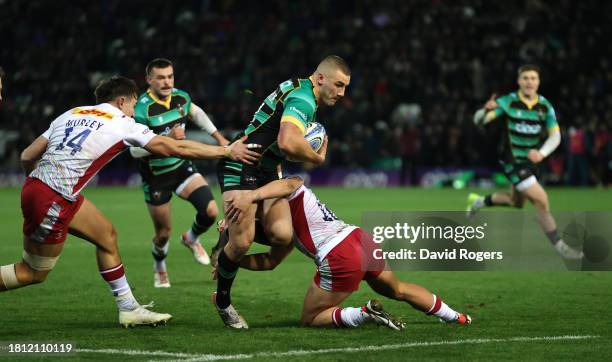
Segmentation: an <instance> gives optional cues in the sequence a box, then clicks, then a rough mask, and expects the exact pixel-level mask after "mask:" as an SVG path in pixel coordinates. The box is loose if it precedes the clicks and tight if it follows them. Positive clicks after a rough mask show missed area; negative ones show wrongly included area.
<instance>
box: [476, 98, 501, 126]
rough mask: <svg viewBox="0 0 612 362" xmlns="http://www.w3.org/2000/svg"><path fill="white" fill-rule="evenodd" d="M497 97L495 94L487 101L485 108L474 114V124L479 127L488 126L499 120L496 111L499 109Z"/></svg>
mask: <svg viewBox="0 0 612 362" xmlns="http://www.w3.org/2000/svg"><path fill="white" fill-rule="evenodd" d="M496 96H497V95H496V94H495V93H493V94H492V95H491V97H489V99H488V100H487V103H485V105H484V107H483V108H481V109H479V110H477V111H476V113H474V124H475V125H477V126H480V125H484V124H487V123H489V122H491V121H493V120H494V119H495V118H497V116H498V114H497V112H495V110H496V109H497V108H498V107H499V105H498V104H497V102H496V101H495V97H496Z"/></svg>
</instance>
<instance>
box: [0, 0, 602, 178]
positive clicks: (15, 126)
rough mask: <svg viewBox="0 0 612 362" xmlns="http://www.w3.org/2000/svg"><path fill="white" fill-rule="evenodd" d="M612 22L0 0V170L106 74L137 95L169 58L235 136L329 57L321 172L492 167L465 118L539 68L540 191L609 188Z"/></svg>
mask: <svg viewBox="0 0 612 362" xmlns="http://www.w3.org/2000/svg"><path fill="white" fill-rule="evenodd" d="M610 18H612V3H610V2H608V1H605V0H587V1H580V2H575V1H569V0H564V1H544V0H526V1H512V2H488V1H484V0H480V1H467V0H461V1H441V0H429V1H426V0H409V1H374V0H367V1H366V0H360V1H351V0H323V1H318V2H310V1H265V2H240V1H231V0H226V1H212V0H199V1H198V0H194V1H185V2H167V1H165V2H156V4H155V6H151V1H150V0H149V1H144V0H137V1H129V2H120V1H115V0H113V1H78V2H76V3H75V2H73V1H64V0H61V1H54V2H47V1H27V2H21V1H0V20H1V21H0V32H1V33H2V34H3V36H2V37H3V39H2V47H0V65H1V66H2V67H3V68H4V70H5V72H6V77H5V79H4V80H3V85H4V89H3V98H4V101H3V103H2V105H1V106H0V141H2V138H3V137H4V140H5V142H4V143H3V142H0V169H2V168H4V169H11V168H18V155H19V152H20V150H22V149H23V148H25V146H27V145H28V144H29V143H30V142H31V141H32V140H33V139H34V138H35V137H36V136H38V135H39V134H40V133H42V132H43V131H44V130H45V129H46V127H47V125H48V124H49V122H50V121H51V120H52V119H53V118H55V117H56V116H57V115H58V113H59V112H60V111H61V110H64V109H67V108H70V107H72V106H75V105H80V104H89V103H91V102H92V100H93V94H92V89H93V88H94V86H95V84H96V83H97V82H98V80H99V79H100V78H101V77H103V76H106V75H110V74H116V73H121V74H123V75H125V76H128V77H131V78H134V79H136V80H137V82H138V83H139V85H141V87H142V89H143V90H144V87H145V85H146V83H145V78H144V67H145V64H146V63H147V61H148V60H150V59H151V58H153V57H158V56H163V57H167V58H170V59H172V60H173V61H174V62H175V66H176V67H175V69H176V85H177V87H178V88H181V89H185V90H187V91H189V92H190V93H191V95H192V97H193V98H194V100H196V101H197V102H198V103H199V104H202V105H203V106H204V108H205V110H206V111H207V113H208V114H209V115H211V117H212V118H213V119H214V122H215V124H216V125H217V126H218V127H219V128H220V129H222V130H224V131H225V132H226V134H231V131H232V130H236V129H238V128H242V127H243V126H244V125H245V124H246V123H247V122H248V121H249V120H250V117H251V115H252V113H253V111H254V110H255V109H256V107H257V106H258V101H259V100H260V99H262V98H263V97H265V96H266V94H267V92H270V90H271V89H273V88H274V87H275V86H276V84H278V82H280V81H282V80H284V79H287V78H290V77H292V76H295V75H300V76H303V77H306V76H308V75H309V74H310V73H311V72H312V70H313V69H312V66H313V64H316V63H317V61H318V60H319V59H320V58H321V57H322V56H323V55H326V54H331V53H334V54H339V55H341V56H343V57H344V58H345V59H347V61H348V63H349V64H350V65H351V68H352V69H353V77H352V81H351V85H350V86H349V89H348V94H347V96H346V97H345V98H344V99H343V100H342V102H341V104H340V105H339V106H338V107H336V108H335V109H334V110H333V111H331V110H325V109H324V110H322V112H321V116H322V117H321V118H322V119H321V122H322V123H323V124H324V125H325V126H326V128H327V131H328V133H329V134H330V136H331V139H332V140H333V141H332V142H330V151H329V152H330V156H329V162H328V166H329V167H333V166H339V165H342V166H349V167H351V166H355V167H356V166H360V167H399V162H393V160H396V161H399V160H401V161H402V162H403V164H404V169H405V170H404V171H406V172H408V173H410V172H414V170H415V169H416V168H419V167H425V166H453V167H454V166H457V167H465V166H484V167H495V166H496V154H497V153H496V148H497V147H498V146H499V143H500V140H499V136H498V135H499V134H500V133H499V132H496V131H495V129H494V128H495V127H498V126H499V125H492V126H490V127H489V128H488V129H480V128H477V127H475V126H474V125H473V123H472V115H473V112H474V111H475V110H476V109H477V108H479V107H481V106H482V104H484V102H485V101H486V100H487V99H488V97H489V96H490V95H491V94H492V93H496V94H499V95H501V94H504V93H507V92H510V91H513V90H515V89H516V69H517V68H518V66H519V65H521V64H524V63H535V64H538V65H539V66H540V67H541V69H542V74H541V76H542V86H541V88H540V89H541V93H542V94H543V95H544V96H545V97H546V98H547V99H548V100H550V101H551V102H552V104H553V105H554V106H555V110H556V112H557V117H558V119H559V123H560V125H561V127H562V133H563V144H562V146H560V147H559V149H558V150H557V151H556V152H555V153H554V154H553V156H552V157H550V158H549V159H548V161H547V165H546V166H547V168H548V170H549V172H548V173H549V175H550V176H549V177H548V179H549V181H555V180H556V181H557V182H559V183H571V184H575V185H589V184H596V183H604V184H607V183H609V182H611V178H612V177H611V174H612V64H611V63H610V62H611V61H610V59H609V57H608V55H609V54H612V43H610V41H609V39H610V38H611V37H612V27H610V26H609V25H608V21H607V19H610ZM498 131H499V130H498ZM9 134H13V135H16V136H15V137H12V138H10V137H8V136H7V135H9ZM3 135H4V136H3ZM3 144H4V147H2V146H3ZM126 162H130V161H127V160H126Z"/></svg>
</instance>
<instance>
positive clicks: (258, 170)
mask: <svg viewBox="0 0 612 362" xmlns="http://www.w3.org/2000/svg"><path fill="white" fill-rule="evenodd" d="M350 76H351V73H350V69H349V67H348V65H347V64H346V62H345V61H344V60H343V59H342V58H340V57H338V56H334V55H331V56H328V57H326V58H325V59H323V60H322V61H321V63H320V64H319V65H318V67H317V69H316V70H315V72H314V73H313V74H312V75H311V76H310V77H309V78H307V79H290V80H287V81H285V82H282V83H281V84H279V85H278V87H277V88H276V90H274V91H273V92H272V93H271V94H270V95H268V97H266V98H265V99H264V101H263V102H262V103H261V105H260V107H259V108H258V109H257V111H255V114H254V115H253V117H252V119H251V122H250V123H249V125H248V126H247V127H246V128H245V129H244V131H243V132H241V134H240V135H239V136H242V135H246V136H247V142H249V143H255V144H259V145H262V149H261V150H262V151H261V158H260V159H259V162H258V163H257V164H256V165H254V166H251V165H247V164H244V163H242V162H235V161H232V160H229V159H224V160H222V161H220V162H219V164H218V170H217V174H218V176H219V183H220V185H221V191H222V192H223V207H224V211H225V210H227V207H228V205H230V204H231V202H232V200H233V199H234V198H235V197H237V196H238V195H241V194H243V193H245V192H248V191H249V190H255V189H257V188H259V187H261V186H263V185H265V184H267V183H269V182H271V181H274V180H277V179H278V178H279V173H280V172H279V170H278V169H279V165H280V163H281V161H282V160H283V159H285V158H290V159H291V160H293V161H296V162H309V163H312V164H315V165H321V164H323V162H325V155H326V152H327V138H325V141H324V143H323V146H322V147H321V149H320V150H319V151H318V152H315V151H313V150H312V148H311V147H310V145H309V144H308V142H306V140H305V139H304V131H305V129H306V127H307V126H308V125H309V124H310V123H311V122H314V121H316V111H317V108H318V106H319V105H321V104H325V105H327V106H333V105H335V104H336V102H337V101H338V100H339V99H340V98H342V97H343V96H344V92H345V90H346V87H347V86H348V84H349V82H350ZM256 213H257V216H258V218H259V220H260V222H261V224H262V226H263V228H264V231H265V233H266V235H267V236H268V238H269V240H270V242H271V243H273V244H280V245H289V243H290V242H291V237H292V235H293V228H292V226H291V213H290V210H289V204H288V203H287V200H286V199H283V198H276V199H270V200H261V202H258V203H255V204H253V205H251V206H250V207H249V208H248V209H247V210H245V212H244V213H243V215H242V216H241V218H240V220H226V221H228V223H229V226H228V227H229V234H230V238H229V243H228V244H227V245H226V246H225V247H224V248H223V249H222V250H221V251H220V253H219V256H218V260H217V271H218V275H219V278H218V280H217V292H216V293H215V294H214V295H213V299H214V302H215V306H216V308H217V311H218V312H219V315H220V316H221V319H222V320H223V322H224V323H225V325H226V326H228V327H232V328H248V325H247V323H246V321H245V320H244V318H242V317H241V316H240V315H239V314H238V313H237V311H236V310H235V309H234V307H233V306H232V304H231V298H230V291H231V286H232V283H233V281H234V278H235V276H236V272H237V271H238V267H239V265H240V260H241V259H242V257H243V256H244V255H245V254H246V252H247V250H248V249H249V247H250V246H251V243H252V242H253V237H254V235H255V215H256Z"/></svg>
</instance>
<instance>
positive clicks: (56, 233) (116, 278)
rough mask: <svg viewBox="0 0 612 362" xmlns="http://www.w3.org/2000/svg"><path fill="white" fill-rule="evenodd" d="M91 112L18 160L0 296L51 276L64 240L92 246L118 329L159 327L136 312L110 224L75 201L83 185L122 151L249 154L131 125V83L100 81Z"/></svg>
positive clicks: (53, 129) (71, 115)
mask: <svg viewBox="0 0 612 362" xmlns="http://www.w3.org/2000/svg"><path fill="white" fill-rule="evenodd" d="M95 95H96V102H97V103H98V105H96V106H84V107H77V108H73V109H70V110H69V111H67V112H65V113H63V114H62V115H60V116H59V117H57V118H56V119H55V120H54V121H53V122H52V123H51V125H50V126H49V129H48V130H47V131H46V132H44V133H43V134H42V135H41V136H40V137H38V138H37V139H36V140H34V142H33V143H32V144H31V145H30V146H28V147H27V148H26V149H25V150H24V151H23V153H22V154H21V162H22V165H23V169H24V171H25V173H26V175H29V176H28V177H27V179H26V181H25V184H24V186H23V189H22V193H21V209H22V212H23V217H24V219H25V220H24V223H23V235H24V237H23V244H24V251H23V259H22V260H21V261H20V262H17V263H14V264H10V265H3V266H1V267H0V290H1V291H4V290H9V289H16V288H20V287H24V286H27V285H30V284H36V283H41V282H43V281H44V280H45V279H46V278H47V275H48V274H49V273H50V272H51V270H52V269H53V268H54V266H55V264H56V262H57V259H58V258H59V255H60V253H61V251H62V248H63V245H64V241H65V240H66V236H67V234H68V233H70V234H72V235H74V236H76V237H79V238H81V239H84V240H87V241H89V242H91V243H93V244H94V245H95V246H96V259H97V263H98V267H99V270H100V274H101V276H102V277H103V278H104V280H105V281H106V282H107V283H108V285H109V287H110V289H111V291H112V293H113V296H114V297H115V301H116V303H117V307H118V309H119V323H120V324H122V325H124V326H131V325H157V324H164V323H166V322H167V321H168V320H170V319H171V318H172V316H171V315H170V314H166V313H155V312H151V311H149V310H147V309H146V307H147V306H141V305H140V304H139V303H138V302H137V301H136V299H135V298H134V296H133V295H132V291H131V288H130V285H129V284H128V281H127V279H126V276H125V271H124V267H123V263H122V261H121V257H120V256H119V251H118V248H117V232H116V231H115V228H114V227H113V225H112V224H111V222H110V221H109V220H108V219H107V218H106V217H105V216H104V215H103V214H102V213H101V212H100V211H99V210H98V209H97V208H96V207H95V206H94V205H93V204H92V203H91V202H90V201H89V200H87V199H85V197H83V195H81V191H82V190H83V189H84V188H85V186H86V185H87V183H88V182H89V181H90V180H91V179H92V178H93V177H94V176H95V175H96V174H97V173H98V171H100V169H102V167H104V166H105V165H106V164H107V163H108V162H110V161H111V160H112V159H113V158H114V157H115V156H117V155H118V154H119V153H121V152H123V151H124V150H126V149H127V147H128V146H139V147H145V148H146V149H147V150H148V151H150V152H151V153H154V154H159V155H164V156H177V157H184V158H221V157H225V156H228V157H231V158H232V159H236V160H242V161H245V162H248V160H255V159H256V156H257V153H254V152H252V151H248V150H247V146H245V145H244V144H242V143H241V141H240V142H236V143H234V144H233V145H231V146H230V147H228V148H223V147H217V146H209V145H204V144H201V143H198V142H192V141H176V140H174V139H171V138H168V137H162V136H157V135H155V133H153V132H152V131H151V130H150V129H149V128H148V127H146V126H144V125H141V124H138V123H136V122H134V120H133V119H132V118H131V117H133V115H134V104H135V103H136V97H137V95H138V88H137V86H136V83H134V81H132V80H131V79H128V78H125V77H112V78H110V79H108V80H105V81H102V82H101V83H100V85H99V86H98V87H97V88H96V90H95Z"/></svg>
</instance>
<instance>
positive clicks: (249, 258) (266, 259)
mask: <svg viewBox="0 0 612 362" xmlns="http://www.w3.org/2000/svg"><path fill="white" fill-rule="evenodd" d="M291 250H293V245H292V244H289V245H283V246H281V245H272V246H271V247H270V249H269V250H268V252H267V253H257V254H250V255H245V256H244V257H243V258H242V259H241V260H240V267H241V268H243V269H248V270H253V271H263V270H272V269H274V268H276V267H277V266H278V265H279V264H280V263H281V262H282V261H283V260H284V259H285V258H286V257H287V255H289V253H291Z"/></svg>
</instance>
